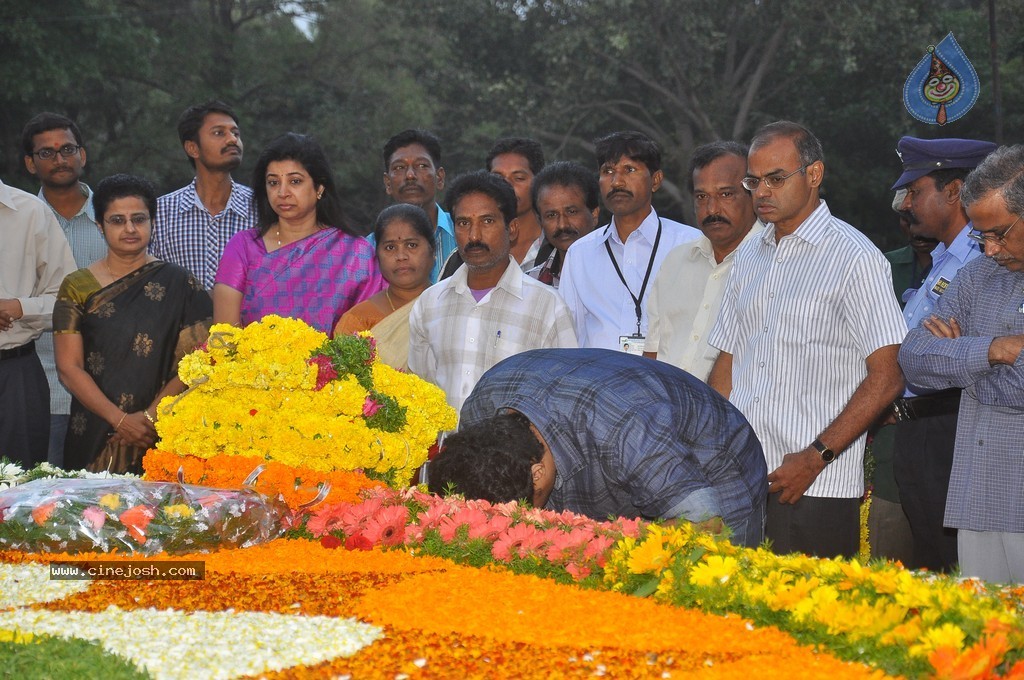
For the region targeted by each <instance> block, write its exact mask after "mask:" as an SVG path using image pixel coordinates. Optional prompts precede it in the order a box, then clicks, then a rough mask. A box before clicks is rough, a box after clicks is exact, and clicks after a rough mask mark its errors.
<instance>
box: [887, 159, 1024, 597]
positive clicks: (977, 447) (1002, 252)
mask: <svg viewBox="0 0 1024 680" xmlns="http://www.w3.org/2000/svg"><path fill="white" fill-rule="evenodd" d="M960 200H961V201H962V203H963V205H964V206H965V208H966V210H967V216H968V217H969V218H970V219H971V223H972V226H973V231H972V232H970V233H969V237H970V238H972V239H973V240H975V241H977V242H979V243H982V244H983V247H984V255H985V257H979V258H976V259H975V260H973V261H972V262H969V263H968V264H967V265H965V266H964V267H963V268H962V269H961V270H960V271H959V273H958V274H957V276H956V278H955V279H954V280H953V281H952V283H950V285H949V288H948V289H947V290H946V292H945V293H944V294H943V295H942V297H941V298H939V300H938V303H937V305H936V308H935V312H934V314H932V315H931V316H929V317H927V318H926V319H924V320H923V321H922V323H921V325H919V326H917V327H915V328H912V329H910V332H909V334H908V335H907V340H906V342H905V343H904V345H903V347H902V348H901V349H900V354H899V360H900V365H901V366H902V367H903V370H904V372H905V373H906V376H907V382H908V383H910V384H911V385H914V386H915V387H921V388H924V389H931V390H940V389H946V388H949V387H956V388H960V389H962V390H963V392H962V393H961V399H960V410H959V417H958V421H957V432H956V444H955V446H954V453H953V467H952V472H951V473H950V478H949V493H948V496H947V498H946V504H945V525H946V526H948V527H953V528H955V529H957V554H958V557H959V561H960V570H961V572H962V573H963V575H965V576H973V577H978V578H982V579H984V580H986V581H991V582H1000V583H1011V582H1013V583H1022V582H1024V226H1022V225H1021V215H1024V145H1017V146H1011V147H1006V146H1004V147H1000V148H998V149H996V150H995V151H994V152H992V153H991V154H990V155H989V156H988V157H987V158H986V159H985V160H983V161H982V162H981V163H980V164H979V165H978V167H977V168H976V169H975V170H974V171H972V172H971V173H970V174H969V175H967V178H966V179H965V180H964V186H963V189H962V190H961V194H960Z"/></svg>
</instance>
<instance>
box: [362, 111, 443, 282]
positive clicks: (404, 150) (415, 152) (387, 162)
mask: <svg viewBox="0 0 1024 680" xmlns="http://www.w3.org/2000/svg"><path fill="white" fill-rule="evenodd" d="M442 189H444V168H442V167H441V140H439V139H438V138H437V137H436V136H435V135H433V134H432V133H430V132H428V131H427V130H416V129H410V130H403V131H401V132H399V133H398V134H396V135H394V136H393V137H392V138H391V139H389V140H388V141H387V142H386V143H385V144H384V191H385V192H387V195H388V196H390V197H391V198H392V199H393V200H394V201H395V203H409V204H411V205H416V206H419V207H420V208H423V211H424V212H425V213H427V217H429V218H430V223H431V224H436V225H437V228H436V230H435V231H434V240H435V242H436V243H437V248H436V249H435V250H434V268H433V269H431V271H430V281H431V282H432V283H434V282H437V280H438V279H439V278H443V277H441V270H442V269H443V268H444V264H445V261H446V260H447V259H448V258H449V256H451V255H452V254H453V253H454V252H455V251H456V244H455V227H454V226H453V225H452V218H451V217H450V216H449V215H448V213H446V212H445V211H444V210H442V209H441V206H439V205H438V204H437V192H439V191H441V190H442ZM370 241H371V242H372V241H373V239H372V238H371V239H370Z"/></svg>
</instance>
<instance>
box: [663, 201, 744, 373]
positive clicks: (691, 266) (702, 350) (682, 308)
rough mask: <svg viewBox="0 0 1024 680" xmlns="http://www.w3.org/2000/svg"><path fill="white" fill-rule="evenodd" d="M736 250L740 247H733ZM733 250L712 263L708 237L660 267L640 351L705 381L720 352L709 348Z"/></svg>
mask: <svg viewBox="0 0 1024 680" xmlns="http://www.w3.org/2000/svg"><path fill="white" fill-rule="evenodd" d="M762 229H764V225H763V224H761V222H760V221H755V222H754V226H753V227H751V229H750V231H748V232H747V235H746V236H744V237H743V241H741V242H740V243H744V242H746V241H749V240H751V239H753V238H756V237H757V235H758V234H760V233H761V230H762ZM737 247H739V246H737ZM735 256H736V251H735V250H733V251H731V252H730V253H729V254H728V255H726V256H725V257H724V258H722V261H721V262H717V261H716V260H715V251H714V249H713V247H712V245H711V241H709V240H708V237H707V236H701V237H699V238H697V239H695V240H693V241H690V242H688V243H684V244H683V245H681V246H678V247H677V248H674V249H673V250H672V252H670V253H669V254H668V256H667V257H666V258H665V261H664V262H662V264H661V269H660V270H659V271H658V276H657V278H655V279H654V285H653V287H652V288H651V294H650V296H649V297H648V300H647V318H648V327H647V342H646V343H645V345H644V350H645V351H647V352H657V353H658V360H659V361H665V362H667V363H670V364H672V365H674V366H678V367H679V368H681V369H683V370H684V371H686V372H687V373H691V374H692V375H695V376H697V377H698V378H700V379H701V380H703V381H704V382H707V380H708V375H710V373H711V367H712V366H713V365H714V364H715V358H716V357H717V356H718V348H716V347H712V346H711V345H709V344H708V333H710V332H711V328H712V326H714V324H715V320H716V319H718V310H719V308H721V306H722V296H723V295H725V284H726V282H727V281H728V280H729V272H731V271H732V263H733V260H734V259H735Z"/></svg>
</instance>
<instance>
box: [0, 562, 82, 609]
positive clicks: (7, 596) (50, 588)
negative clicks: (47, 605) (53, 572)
mask: <svg viewBox="0 0 1024 680" xmlns="http://www.w3.org/2000/svg"><path fill="white" fill-rule="evenodd" d="M90 583H91V581H63V580H61V581H51V580H50V565H48V564H31V563H29V564H3V563H0V609H7V608H8V607H22V606H24V605H27V604H35V603H37V602H53V601H54V600H62V599H64V598H65V597H67V596H68V595H74V594H75V593H80V592H82V591H85V590H88V589H89V584H90Z"/></svg>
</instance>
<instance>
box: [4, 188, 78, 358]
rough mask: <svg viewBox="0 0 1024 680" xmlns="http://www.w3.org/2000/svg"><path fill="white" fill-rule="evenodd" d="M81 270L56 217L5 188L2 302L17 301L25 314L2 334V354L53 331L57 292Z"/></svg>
mask: <svg viewBox="0 0 1024 680" xmlns="http://www.w3.org/2000/svg"><path fill="white" fill-rule="evenodd" d="M76 269H78V267H77V266H76V265H75V258H74V257H73V256H72V254H71V247H70V246H69V245H68V240H67V237H65V236H64V232H63V231H61V228H60V225H59V224H58V223H57V218H56V217H54V216H53V211H51V210H50V209H49V208H48V207H46V204H45V203H43V202H42V201H40V200H39V199H38V198H36V197H35V196H33V195H31V194H28V193H25V192H24V191H21V190H20V189H15V188H13V187H9V186H7V185H6V184H4V183H3V182H0V299H11V298H15V299H17V300H18V301H19V302H21V309H22V311H23V313H24V316H22V318H20V319H18V320H17V321H15V322H14V325H13V326H12V327H11V329H10V330H8V331H4V332H0V349H14V348H16V347H21V346H22V345H24V344H27V343H29V342H31V341H32V340H35V339H36V338H38V337H39V336H40V335H41V334H42V333H43V332H44V331H48V330H50V329H51V328H52V327H53V303H54V302H55V301H56V299H57V291H58V290H59V289H60V284H61V282H62V281H63V280H64V277H65V276H67V275H68V274H70V273H71V272H73V271H75V270H76Z"/></svg>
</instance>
